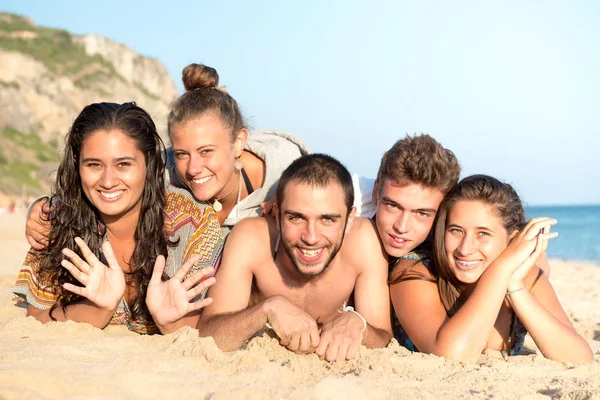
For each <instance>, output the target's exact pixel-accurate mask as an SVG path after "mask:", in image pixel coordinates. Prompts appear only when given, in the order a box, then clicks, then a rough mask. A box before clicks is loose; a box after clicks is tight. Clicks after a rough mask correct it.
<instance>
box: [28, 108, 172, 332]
mask: <svg viewBox="0 0 600 400" xmlns="http://www.w3.org/2000/svg"><path fill="white" fill-rule="evenodd" d="M101 130H102V131H110V130H119V131H120V132H122V133H123V134H124V135H126V136H127V137H129V138H131V139H132V140H133V141H134V142H135V145H136V147H137V148H138V150H140V151H141V152H142V153H143V154H144V158H145V161H146V181H145V183H144V192H143V195H142V201H141V210H140V219H139V221H138V223H137V228H136V230H135V236H134V240H135V249H134V251H133V255H132V257H131V261H130V264H131V270H130V272H127V275H128V279H127V281H128V285H130V286H132V287H135V288H136V292H137V295H136V296H135V298H134V300H133V301H132V302H131V304H129V306H130V310H131V313H132V318H133V319H134V320H138V321H140V320H143V321H152V317H151V315H150V312H149V311H148V308H147V307H146V302H145V298H146V292H147V288H148V282H149V280H150V277H151V275H152V270H153V267H154V261H155V260H156V258H157V257H158V256H159V255H163V256H165V257H166V255H167V245H168V241H167V238H166V236H165V234H164V229H163V227H164V219H165V216H164V210H165V185H164V169H165V164H164V161H163V158H162V152H163V150H164V144H163V142H162V140H161V139H160V137H159V136H158V133H157V132H156V126H155V125H154V122H153V121H152V118H151V117H150V115H148V113H147V112H146V111H144V110H143V109H142V108H140V107H138V106H137V105H135V103H125V104H115V103H95V104H90V105H88V106H86V107H85V108H84V109H83V111H81V113H80V114H79V116H78V117H77V118H76V119H75V121H74V122H73V126H72V127H71V130H70V131H69V133H68V134H67V136H66V137H65V153H64V157H63V159H62V162H61V163H60V166H59V167H58V173H57V178H56V182H55V185H54V188H53V191H52V197H51V204H52V213H51V217H50V222H51V229H50V234H49V244H48V246H47V248H46V249H45V250H44V251H41V252H40V253H39V255H38V256H39V257H40V259H39V262H40V264H39V265H40V271H39V273H40V277H41V278H42V280H43V281H45V282H48V284H49V286H50V287H51V288H52V289H53V290H55V291H57V293H58V300H57V301H56V303H55V304H54V305H53V306H52V307H51V309H50V317H51V318H52V319H54V317H53V316H52V313H53V311H54V310H56V309H58V308H59V307H60V308H62V309H63V310H66V308H67V307H68V306H69V305H72V304H74V303H76V302H78V301H81V300H82V297H81V296H79V295H76V294H74V293H71V292H69V291H68V290H63V289H62V286H63V284H64V283H66V282H69V283H72V284H75V285H80V283H79V282H78V281H77V280H76V279H75V278H73V276H72V275H71V273H70V272H69V271H67V270H66V269H65V268H63V267H62V266H61V265H60V263H61V261H62V260H63V258H64V256H63V254H62V249H63V248H69V249H71V250H74V251H76V252H77V253H78V254H79V256H82V254H81V252H80V250H79V248H78V246H77V245H76V243H75V237H81V238H82V239H83V240H84V241H85V242H86V243H87V245H88V246H89V248H90V249H91V251H92V252H93V253H94V254H95V255H96V256H99V255H100V253H101V251H100V250H101V245H102V242H103V238H104V235H105V234H106V227H105V225H104V223H103V222H102V219H101V218H100V215H99V213H98V210H97V209H96V208H95V207H94V206H93V205H92V204H91V203H90V201H89V200H88V198H87V197H86V196H85V194H84V192H83V189H82V187H81V177H80V175H79V156H80V154H81V148H82V146H83V143H84V142H85V140H86V139H87V138H88V137H90V136H91V135H93V134H94V133H96V132H98V131H101ZM82 258H83V257H82Z"/></svg>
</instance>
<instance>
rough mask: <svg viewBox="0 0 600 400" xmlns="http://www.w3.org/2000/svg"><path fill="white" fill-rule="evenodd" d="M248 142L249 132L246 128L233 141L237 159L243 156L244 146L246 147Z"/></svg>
mask: <svg viewBox="0 0 600 400" xmlns="http://www.w3.org/2000/svg"><path fill="white" fill-rule="evenodd" d="M246 140H248V130H247V129H246V128H242V129H240V131H239V132H238V134H237V136H236V138H235V140H234V141H233V149H234V151H235V157H236V158H237V157H239V156H241V155H242V151H244V146H246Z"/></svg>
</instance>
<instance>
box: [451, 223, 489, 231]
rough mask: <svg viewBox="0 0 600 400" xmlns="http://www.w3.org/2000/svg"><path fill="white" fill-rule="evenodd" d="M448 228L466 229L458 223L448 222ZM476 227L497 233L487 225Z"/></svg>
mask: <svg viewBox="0 0 600 400" xmlns="http://www.w3.org/2000/svg"><path fill="white" fill-rule="evenodd" d="M447 228H460V229H464V228H463V227H462V226H460V225H457V224H448V226H447ZM475 229H477V230H480V231H489V232H494V233H495V231H494V230H493V229H490V228H488V227H487V226H476V227H475Z"/></svg>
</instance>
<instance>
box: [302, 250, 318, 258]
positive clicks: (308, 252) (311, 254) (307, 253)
mask: <svg viewBox="0 0 600 400" xmlns="http://www.w3.org/2000/svg"><path fill="white" fill-rule="evenodd" d="M322 250H323V249H316V250H303V249H300V251H301V252H302V254H304V255H305V256H307V257H314V256H316V255H317V254H319V253H320V252H321V251H322Z"/></svg>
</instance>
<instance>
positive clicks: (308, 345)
mask: <svg viewBox="0 0 600 400" xmlns="http://www.w3.org/2000/svg"><path fill="white" fill-rule="evenodd" d="M317 337H318V335H317ZM318 345H319V343H318V342H317V344H316V345H315V346H313V339H312V332H308V333H305V334H303V335H302V336H301V337H300V346H299V347H298V352H299V353H310V352H312V351H314V349H316V348H317V346H318Z"/></svg>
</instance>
